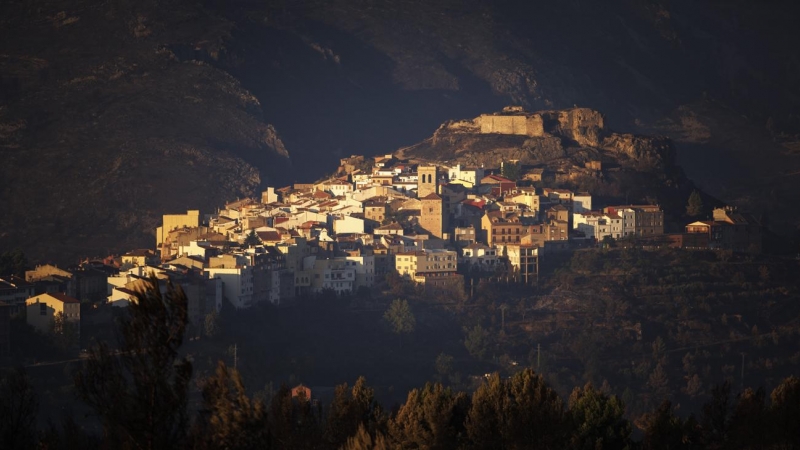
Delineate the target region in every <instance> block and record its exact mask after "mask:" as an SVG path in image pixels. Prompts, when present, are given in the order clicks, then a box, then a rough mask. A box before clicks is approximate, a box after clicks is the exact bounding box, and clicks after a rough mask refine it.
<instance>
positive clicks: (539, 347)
mask: <svg viewBox="0 0 800 450" xmlns="http://www.w3.org/2000/svg"><path fill="white" fill-rule="evenodd" d="M541 365H542V344H536V371H537V372H538V371H539V367H540V366H541Z"/></svg>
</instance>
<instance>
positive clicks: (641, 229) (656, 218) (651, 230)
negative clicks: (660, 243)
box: [603, 205, 664, 236]
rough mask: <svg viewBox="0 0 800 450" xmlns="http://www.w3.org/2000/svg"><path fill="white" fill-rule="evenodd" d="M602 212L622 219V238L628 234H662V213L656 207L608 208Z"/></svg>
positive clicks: (624, 206)
mask: <svg viewBox="0 0 800 450" xmlns="http://www.w3.org/2000/svg"><path fill="white" fill-rule="evenodd" d="M603 212H604V213H606V214H618V215H620V217H622V219H623V223H622V226H623V236H627V235H629V233H630V234H632V235H635V236H653V235H661V234H664V211H662V210H661V207H660V206H658V205H623V206H608V207H606V208H604V209H603ZM631 221H633V224H631Z"/></svg>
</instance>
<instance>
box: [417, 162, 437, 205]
mask: <svg viewBox="0 0 800 450" xmlns="http://www.w3.org/2000/svg"><path fill="white" fill-rule="evenodd" d="M417 176H418V179H417V198H423V197H427V196H428V195H430V194H438V193H439V170H438V167H437V166H419V167H417Z"/></svg>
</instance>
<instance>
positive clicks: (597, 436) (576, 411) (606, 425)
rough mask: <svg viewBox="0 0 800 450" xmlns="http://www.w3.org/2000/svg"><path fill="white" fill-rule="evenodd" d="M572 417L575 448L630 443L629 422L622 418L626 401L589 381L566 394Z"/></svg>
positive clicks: (573, 445) (612, 446) (590, 448)
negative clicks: (568, 394)
mask: <svg viewBox="0 0 800 450" xmlns="http://www.w3.org/2000/svg"><path fill="white" fill-rule="evenodd" d="M569 415H570V418H571V419H572V440H571V444H572V445H571V447H572V448H573V449H576V450H580V449H585V450H593V449H595V448H604V449H624V448H627V447H629V446H630V445H631V432H632V431H633V430H632V427H631V423H630V422H628V420H627V419H625V417H624V415H625V404H624V403H623V402H622V400H620V399H619V398H617V396H615V395H613V396H611V397H609V396H607V395H606V394H603V393H602V392H600V391H598V390H596V389H595V388H594V387H593V386H592V385H591V383H590V384H587V385H586V386H584V387H583V389H581V388H577V387H576V388H575V389H574V390H573V391H572V394H571V395H570V397H569Z"/></svg>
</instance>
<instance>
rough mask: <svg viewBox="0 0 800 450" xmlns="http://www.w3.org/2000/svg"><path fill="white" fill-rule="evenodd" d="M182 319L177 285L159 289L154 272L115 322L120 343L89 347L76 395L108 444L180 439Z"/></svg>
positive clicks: (184, 383)
mask: <svg viewBox="0 0 800 450" xmlns="http://www.w3.org/2000/svg"><path fill="white" fill-rule="evenodd" d="M186 323H187V300H186V295H185V294H184V293H183V291H182V290H181V288H180V287H174V286H173V285H172V284H170V283H168V284H167V290H166V293H164V294H162V293H161V290H160V288H159V281H158V280H157V279H156V278H155V276H153V277H152V278H150V280H149V281H148V286H147V288H146V289H143V290H141V291H139V292H137V293H136V296H135V299H134V300H133V301H132V302H131V303H130V306H129V307H128V317H126V318H124V319H122V321H121V323H120V339H119V349H116V350H115V349H112V348H111V347H109V346H108V345H106V344H105V343H101V344H100V345H99V346H97V347H95V348H93V349H92V350H91V352H90V356H89V358H88V360H87V361H86V365H85V367H84V368H83V370H81V371H80V372H79V373H78V375H77V376H76V378H75V386H76V389H77V392H78V395H79V396H80V398H81V399H82V400H83V401H84V402H85V403H86V404H87V405H89V406H90V407H91V408H92V409H93V410H94V411H95V413H96V414H97V416H98V417H99V418H100V420H101V421H102V423H103V426H104V428H105V435H106V437H107V438H108V439H109V440H110V441H111V444H112V445H113V446H120V447H122V446H131V447H133V448H142V449H157V448H178V447H180V446H182V445H184V444H185V442H186V434H187V431H188V426H189V415H188V411H187V408H186V406H187V399H188V387H189V381H190V379H191V376H192V364H191V362H189V361H188V360H187V359H186V358H185V357H181V356H179V354H178V349H179V348H180V346H181V343H182V342H183V338H184V335H185V332H186Z"/></svg>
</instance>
